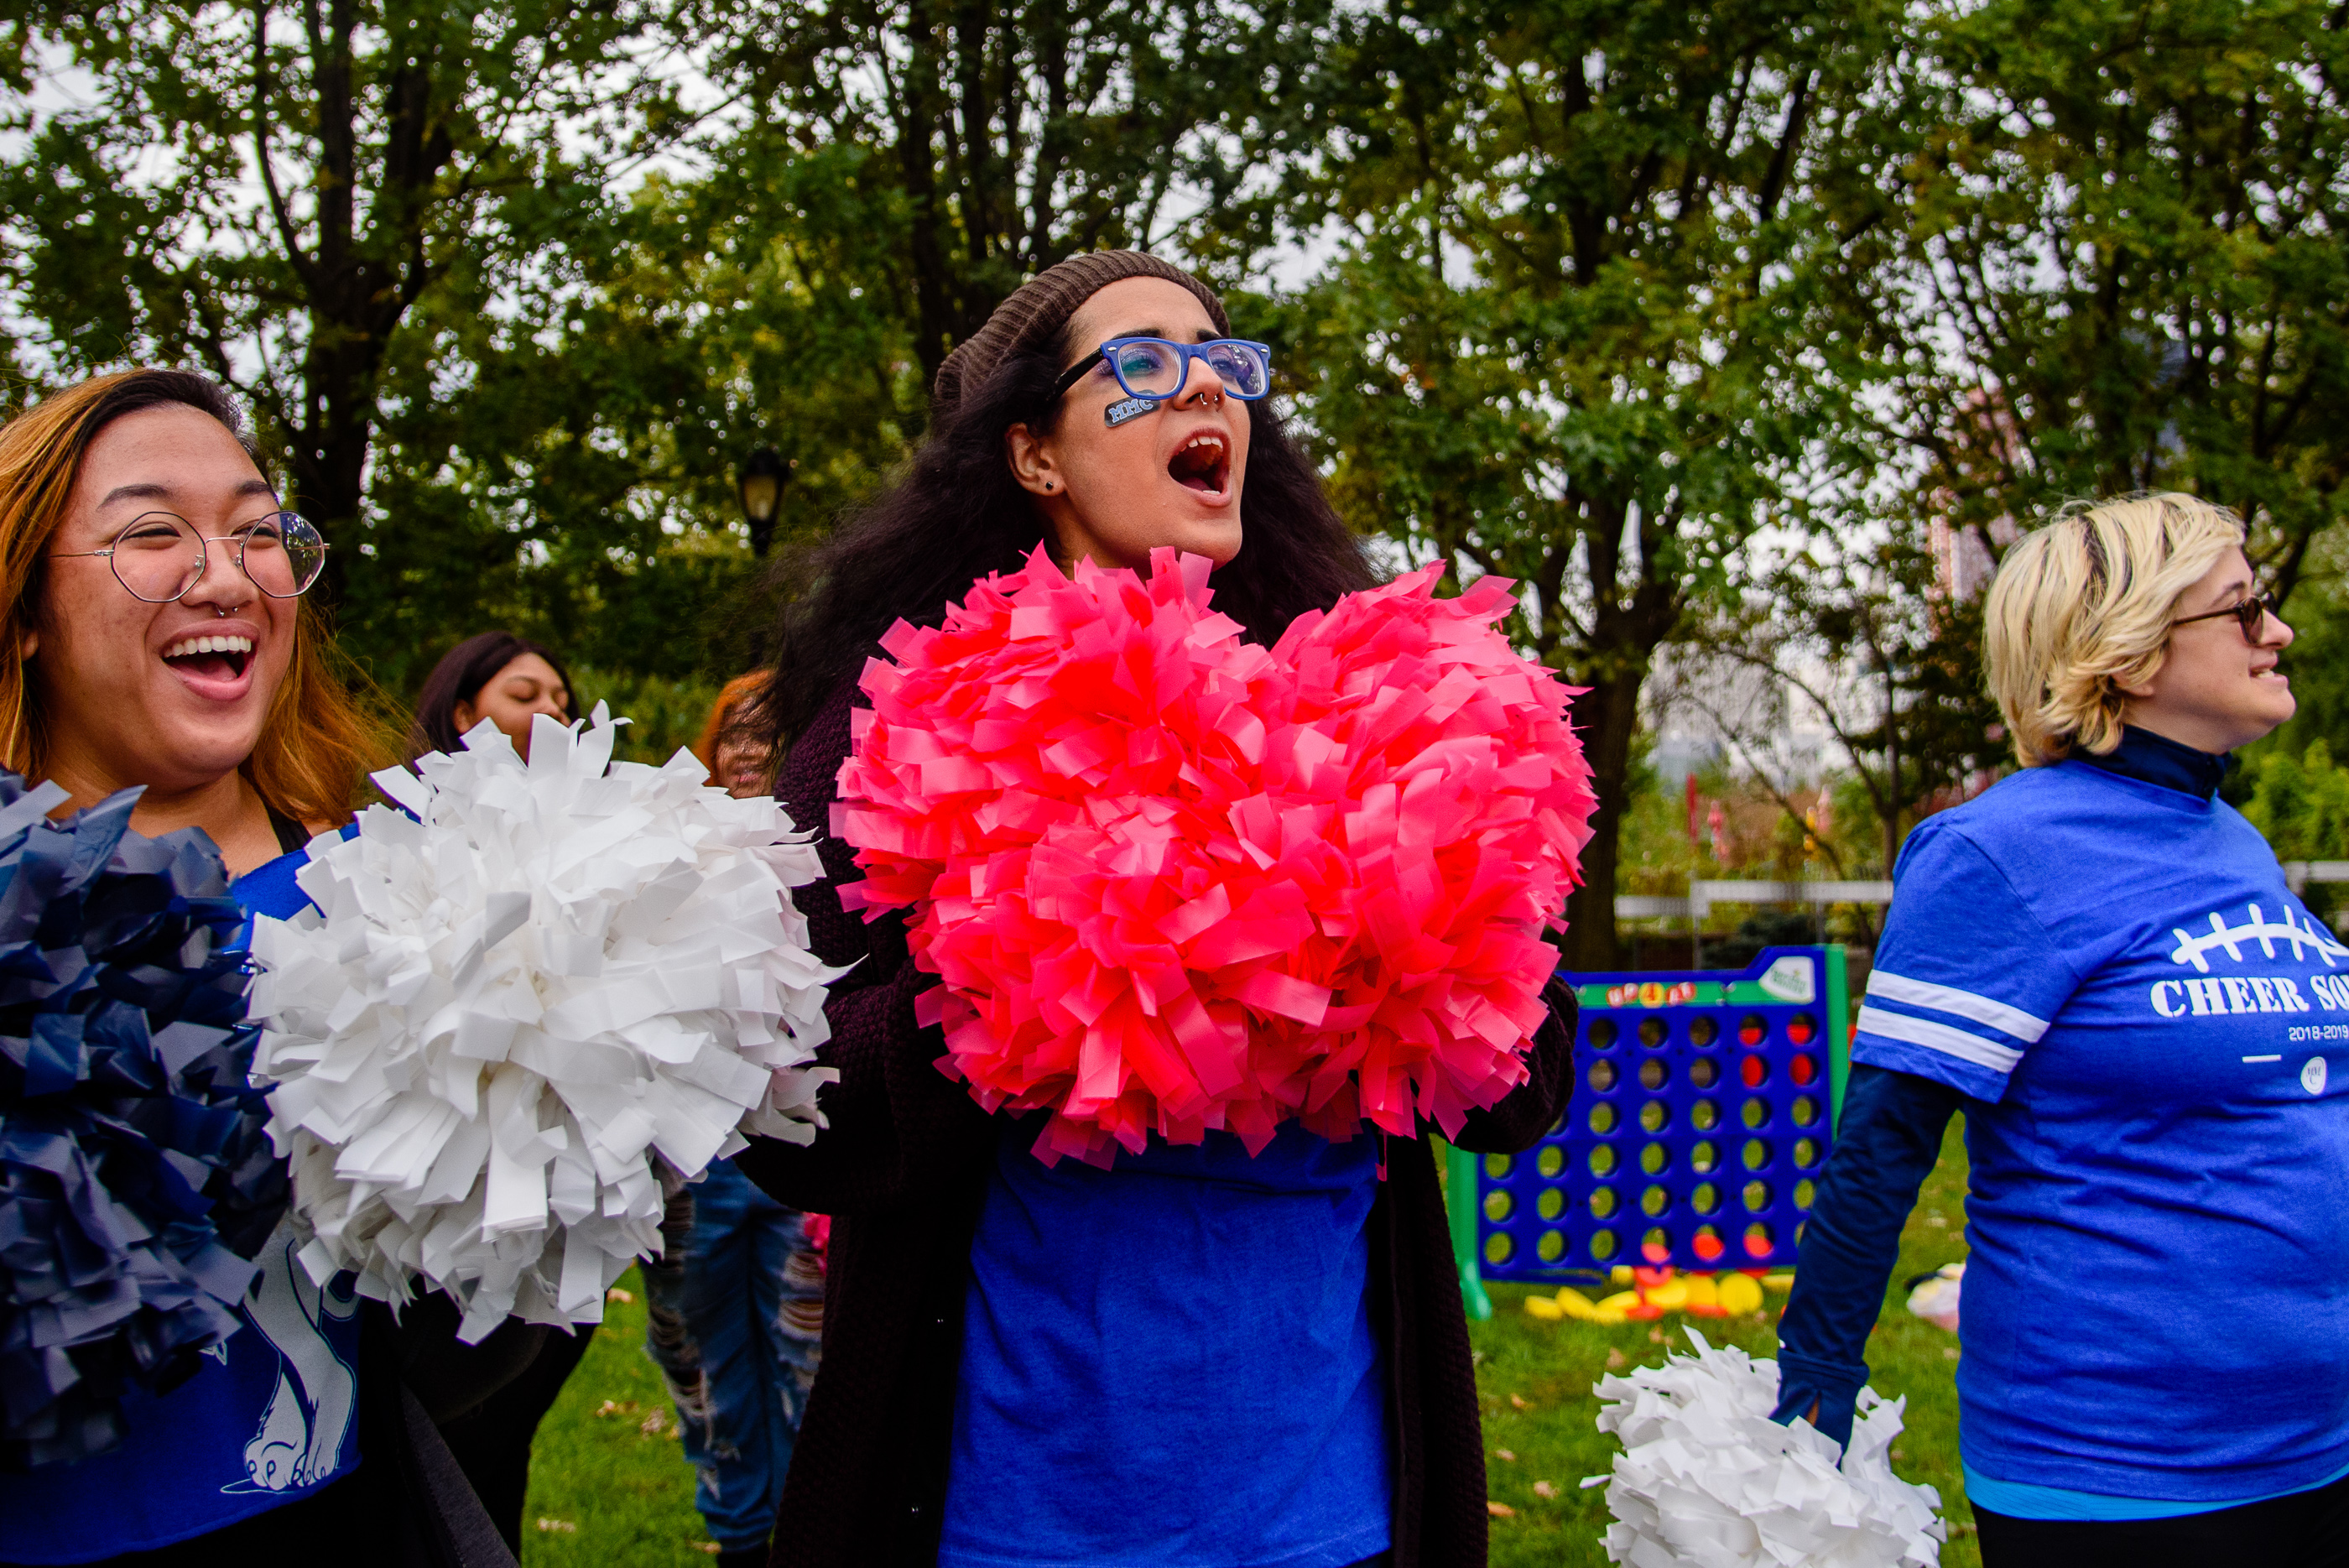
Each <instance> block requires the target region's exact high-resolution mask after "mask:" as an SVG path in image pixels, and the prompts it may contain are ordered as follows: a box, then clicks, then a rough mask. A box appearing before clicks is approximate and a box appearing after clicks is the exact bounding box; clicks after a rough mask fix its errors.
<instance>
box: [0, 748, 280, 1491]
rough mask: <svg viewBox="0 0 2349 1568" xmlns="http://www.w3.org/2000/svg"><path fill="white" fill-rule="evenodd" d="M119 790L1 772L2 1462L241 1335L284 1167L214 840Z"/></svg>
mask: <svg viewBox="0 0 2349 1568" xmlns="http://www.w3.org/2000/svg"><path fill="white" fill-rule="evenodd" d="M138 795H139V792H138V791H136V790H127V791H125V792H123V793H122V794H117V795H114V796H112V797H111V798H109V799H108V800H106V801H104V802H102V803H100V804H99V805H94V806H92V807H90V808H89V809H88V810H87V811H84V812H81V813H79V814H78V815H75V816H73V817H71V818H69V819H67V820H66V821H64V822H58V823H52V822H49V821H47V819H46V814H47V812H48V811H49V810H51V809H54V808H55V807H56V806H57V805H60V804H62V802H63V801H64V799H65V794H64V792H63V791H61V790H58V789H57V788H55V787H54V786H53V785H48V784H44V785H41V786H39V787H38V788H36V789H33V790H29V791H28V790H27V789H26V787H25V784H24V782H23V781H22V780H20V779H18V778H17V777H16V775H15V774H7V773H0V1465H5V1466H6V1467H8V1468H11V1469H24V1468H26V1467H28V1466H31V1465H37V1464H45V1463H50V1462H55V1461H58V1460H67V1459H80V1458H83V1457H85V1456H87V1455H89V1454H93V1453H98V1452H99V1451H101V1450H103V1449H109V1448H111V1447H112V1446H114V1444H116V1443H117V1442H119V1441H120V1439H121V1437H122V1432H123V1423H122V1415H121V1409H120V1400H121V1397H122V1394H123V1392H124V1390H125V1388H126V1387H128V1386H129V1385H132V1384H139V1385H142V1386H146V1387H149V1388H152V1389H156V1390H158V1391H161V1390H164V1389H168V1388H171V1387H172V1386H176V1385H177V1384H178V1383H180V1382H181V1381H183V1380H184V1379H186V1378H187V1377H188V1376H191V1374H192V1373H193V1372H194V1371H195V1369H196V1359H197V1356H198V1355H200V1354H201V1353H202V1351H203V1350H204V1348H205V1347H206V1346H208V1345H215V1344H217V1343H219V1342H220V1341H221V1340H222V1339H224V1338H226V1337H227V1336H228V1335H229V1334H233V1333H234V1332H235V1331H236V1329H237V1326H238V1324H240V1323H241V1322H242V1319H240V1318H239V1316H238V1315H237V1311H236V1308H237V1303H239V1302H241V1301H243V1299H244V1294H245V1292H246V1290H247V1289H248V1288H249V1287H250V1286H251V1284H252V1282H253V1279H254V1272H255V1271H254V1266H253V1264H252V1263H251V1262H249V1261H248V1260H249V1259H251V1258H252V1257H253V1256H254V1255H255V1254H256V1253H258V1252H259V1251H260V1250H261V1246H262V1243H263V1242H264V1241H266V1240H267V1238H268V1235H269V1232H270V1231H271V1230H272V1229H273V1228H274V1226H275V1225H276V1223H277V1220H278V1218H279V1216H280V1215H282V1214H283V1213H284V1211H285V1201H286V1195H287V1193H286V1180H285V1164H284V1162H283V1161H281V1160H279V1159H277V1158H275V1156H274V1154H273V1152H272V1151H271V1148H270V1147H269V1140H268V1137H267V1136H266V1134H265V1132H264V1125H265V1123H266V1121H267V1119H268V1109H267V1106H265V1104H264V1097H263V1096H264V1091H263V1090H261V1089H257V1088H255V1087H254V1086H253V1085H251V1084H250V1083H249V1082H248V1081H247V1079H246V1070H247V1068H248V1067H249V1066H250V1065H251V1064H252V1061H253V1051H254V1044H255V1042H256V1041H257V1039H258V1037H259V1034H260V1031H259V1029H258V1027H257V1026H255V1025H253V1024H250V1023H246V1022H245V994H246V992H247V991H248V990H249V989H250V986H251V976H250V975H249V973H248V972H247V966H246V962H245V952H244V948H243V935H244V929H245V923H246V922H245V916H244V912H243V909H242V908H240V907H239V905H238V904H237V902H236V901H235V900H234V899H233V898H230V897H229V895H228V875H227V870H226V867H224V866H223V865H222V861H221V857H220V852H219V851H218V850H217V849H215V848H214V847H213V846H212V840H211V839H209V838H207V837H205V836H203V835H202V833H201V832H198V831H197V830H195V829H193V828H188V829H183V830H181V832H178V833H172V834H167V835H165V836H162V837H160V838H145V837H141V836H140V835H138V834H135V833H132V832H131V831H130V830H129V827H130V809H131V806H132V805H134V804H136V802H137V800H138Z"/></svg>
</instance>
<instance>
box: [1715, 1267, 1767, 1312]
mask: <svg viewBox="0 0 2349 1568" xmlns="http://www.w3.org/2000/svg"><path fill="white" fill-rule="evenodd" d="M1717 1288H1718V1290H1719V1292H1720V1297H1721V1310H1722V1311H1723V1312H1725V1313H1728V1314H1732V1315H1733V1316H1734V1315H1737V1314H1743V1313H1749V1312H1760V1311H1761V1310H1762V1287H1761V1286H1760V1285H1758V1284H1756V1283H1754V1276H1753V1275H1751V1274H1731V1275H1728V1276H1727V1277H1725V1278H1724V1279H1723V1281H1722V1282H1721V1283H1720V1285H1719V1286H1718V1287H1717Z"/></svg>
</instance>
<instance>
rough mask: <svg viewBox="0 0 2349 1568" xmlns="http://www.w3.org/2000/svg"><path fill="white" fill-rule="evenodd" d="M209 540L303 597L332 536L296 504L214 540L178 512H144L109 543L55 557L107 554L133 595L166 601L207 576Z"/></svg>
mask: <svg viewBox="0 0 2349 1568" xmlns="http://www.w3.org/2000/svg"><path fill="white" fill-rule="evenodd" d="M207 544H213V545H235V546H236V556H235V559H236V569H237V570H238V571H240V572H243V574H244V575H245V576H246V577H247V578H248V579H250V580H251V581H252V583H253V586H254V587H257V588H259V589H260V590H261V591H262V592H263V593H264V594H267V595H268V596H269V597H271V598H273V599H290V598H298V597H301V596H302V595H303V594H305V593H307V592H309V591H310V587H311V585H312V584H314V583H316V581H317V580H318V574H319V573H320V572H321V571H323V570H324V569H325V568H326V540H325V539H323V538H321V537H320V536H319V535H318V530H317V529H316V527H314V526H312V524H310V522H309V520H308V519H307V518H305V517H303V516H302V515H301V514H298V513H294V512H265V513H264V514H261V515H260V516H258V517H254V518H250V519H248V520H246V521H245V522H243V523H239V524H234V525H233V527H232V528H231V529H230V530H229V531H228V532H227V533H226V534H222V535H214V536H213V537H212V539H210V540H207V539H206V538H205V537H204V536H203V535H202V534H199V533H198V532H196V525H195V524H192V523H191V522H189V521H188V520H187V519H186V518H184V517H182V516H181V515H179V514H177V513H172V512H142V513H140V514H139V515H138V516H136V517H133V518H132V519H131V520H130V521H129V523H126V524H123V526H122V528H121V531H120V532H119V533H117V534H116V535H114V542H113V543H112V544H110V545H108V546H107V547H106V548H105V549H103V550H65V551H59V552H57V554H56V555H55V556H51V557H50V558H51V559H53V560H60V561H72V560H79V559H81V558H83V557H84V556H105V557H106V560H107V565H109V566H111V567H113V568H114V580H115V581H116V582H118V583H120V584H121V585H122V586H123V587H125V588H127V589H129V592H130V595H131V597H133V598H137V599H140V600H143V601H144V602H146V603H148V604H150V605H166V604H170V603H171V602H172V601H173V600H174V599H179V598H183V597H186V595H187V592H188V590H189V589H190V588H192V587H195V586H196V585H197V584H198V583H200V582H202V581H203V580H204V572H205V570H206V569H207V568H208V567H209V566H210V565H211V556H210V553H209V552H208V551H207V550H206V549H205V545H207Z"/></svg>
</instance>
